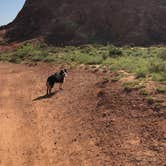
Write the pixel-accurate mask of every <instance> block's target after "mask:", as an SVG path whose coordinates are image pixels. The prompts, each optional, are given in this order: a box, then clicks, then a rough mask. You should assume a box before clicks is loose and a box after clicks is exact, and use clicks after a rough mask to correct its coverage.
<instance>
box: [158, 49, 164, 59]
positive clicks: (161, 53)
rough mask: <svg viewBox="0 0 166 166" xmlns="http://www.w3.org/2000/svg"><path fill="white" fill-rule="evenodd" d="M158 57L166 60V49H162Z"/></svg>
mask: <svg viewBox="0 0 166 166" xmlns="http://www.w3.org/2000/svg"><path fill="white" fill-rule="evenodd" d="M157 57H158V58H160V59H162V60H166V49H164V50H161V51H160V52H159V53H158V54H157Z"/></svg>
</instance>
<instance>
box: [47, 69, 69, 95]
mask: <svg viewBox="0 0 166 166" xmlns="http://www.w3.org/2000/svg"><path fill="white" fill-rule="evenodd" d="M67 74H68V71H67V69H62V70H60V72H56V73H55V74H53V75H51V76H49V77H48V78H47V82H46V87H47V92H46V94H47V95H49V94H51V90H52V88H53V87H54V84H55V83H59V89H60V90H63V83H64V80H65V77H66V76H67Z"/></svg>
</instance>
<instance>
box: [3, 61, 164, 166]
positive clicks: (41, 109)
mask: <svg viewBox="0 0 166 166" xmlns="http://www.w3.org/2000/svg"><path fill="white" fill-rule="evenodd" d="M56 69H58V68H56V67H54V66H48V65H47V64H41V65H38V66H34V67H28V66H25V65H14V64H2V63H0V92H1V94H0V121H1V125H0V166H79V165H80V166H110V165H111V166H120V165H122V166H135V165H141V166H148V165H149V166H157V165H160V166H165V165H166V157H165V156H166V111H165V110H161V111H160V112H153V111H152V110H151V109H150V107H149V106H148V105H147V104H146V101H145V100H144V99H143V98H142V97H141V96H139V95H138V94H137V92H133V93H131V94H126V93H124V92H122V89H121V87H120V85H119V84H118V83H110V82H107V81H105V80H104V78H105V77H110V74H104V76H103V73H100V72H91V71H89V70H83V69H75V70H70V71H69V77H68V78H67V80H66V82H65V85H64V88H65V90H63V91H56V92H55V94H53V95H52V96H50V97H49V98H46V97H45V96H44V95H45V80H46V78H47V77H48V76H49V75H50V74H52V73H53V72H54V71H55V70H56ZM56 88H58V87H55V89H56Z"/></svg>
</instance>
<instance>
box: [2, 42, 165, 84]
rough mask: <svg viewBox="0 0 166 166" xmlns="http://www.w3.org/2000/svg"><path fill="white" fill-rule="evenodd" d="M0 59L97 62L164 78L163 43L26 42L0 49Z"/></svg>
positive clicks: (153, 77)
mask: <svg viewBox="0 0 166 166" xmlns="http://www.w3.org/2000/svg"><path fill="white" fill-rule="evenodd" d="M0 60H1V61H9V62H13V63H21V62H23V61H33V62H38V61H42V62H49V63H54V64H60V63H66V64H70V65H77V64H85V65H99V66H100V67H105V68H107V69H108V70H124V71H127V72H129V73H134V74H135V76H136V78H138V79H143V78H148V79H152V80H155V81H160V82H166V48H165V47H148V48H144V47H128V46H126V47H121V48H119V47H115V46H113V45H97V44H96V45H82V46H77V47H76V46H66V47H48V46H46V45H45V44H32V43H26V44H24V45H22V46H20V47H19V48H17V49H16V50H14V51H12V52H11V51H6V52H3V53H0Z"/></svg>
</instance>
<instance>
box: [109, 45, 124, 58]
mask: <svg viewBox="0 0 166 166" xmlns="http://www.w3.org/2000/svg"><path fill="white" fill-rule="evenodd" d="M108 51H109V52H108V56H109V57H112V58H116V57H118V56H121V55H122V51H121V49H120V48H118V47H115V46H114V45H110V46H109V47H108Z"/></svg>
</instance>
